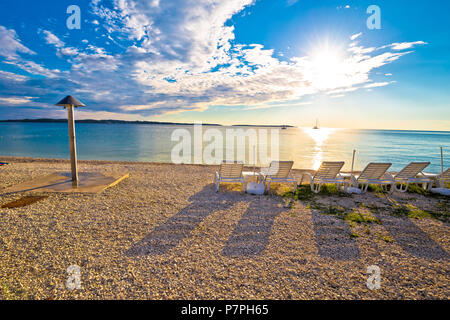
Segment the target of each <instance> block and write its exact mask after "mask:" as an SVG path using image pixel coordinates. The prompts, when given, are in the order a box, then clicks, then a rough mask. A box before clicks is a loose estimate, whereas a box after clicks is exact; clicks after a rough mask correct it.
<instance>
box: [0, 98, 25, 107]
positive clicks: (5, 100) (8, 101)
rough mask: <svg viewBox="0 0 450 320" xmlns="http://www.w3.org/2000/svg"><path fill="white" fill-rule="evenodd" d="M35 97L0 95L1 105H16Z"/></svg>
mask: <svg viewBox="0 0 450 320" xmlns="http://www.w3.org/2000/svg"><path fill="white" fill-rule="evenodd" d="M32 99H33V97H0V105H2V106H16V105H24V104H29V103H30V102H32Z"/></svg>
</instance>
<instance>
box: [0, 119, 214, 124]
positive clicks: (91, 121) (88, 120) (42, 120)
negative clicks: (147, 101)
mask: <svg viewBox="0 0 450 320" xmlns="http://www.w3.org/2000/svg"><path fill="white" fill-rule="evenodd" d="M0 122H40V123H44V122H45V123H66V122H67V119H45V118H43V119H19V120H0ZM75 122H76V123H103V124H155V125H179V126H191V125H194V124H193V123H179V122H160V121H126V120H92V119H86V120H75ZM202 125H204V126H221V125H220V124H213V123H202Z"/></svg>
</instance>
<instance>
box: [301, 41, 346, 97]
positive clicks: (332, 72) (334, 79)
mask: <svg viewBox="0 0 450 320" xmlns="http://www.w3.org/2000/svg"><path fill="white" fill-rule="evenodd" d="M344 64H345V57H344V54H343V51H342V50H341V49H340V48H338V47H332V46H328V45H326V46H321V47H318V48H315V49H314V50H313V51H312V52H311V54H310V55H309V67H310V68H309V69H310V76H311V81H312V83H313V85H314V86H315V87H317V88H319V89H330V88H336V87H339V86H340V84H341V83H342V80H343V77H344V75H345V65H344Z"/></svg>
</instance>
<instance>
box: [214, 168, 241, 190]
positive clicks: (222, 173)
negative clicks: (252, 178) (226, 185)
mask: <svg viewBox="0 0 450 320" xmlns="http://www.w3.org/2000/svg"><path fill="white" fill-rule="evenodd" d="M243 168H244V164H243V163H242V162H240V161H239V162H231V161H230V162H228V161H224V162H222V164H221V165H220V169H219V171H218V172H216V177H215V181H214V183H215V184H216V192H219V186H220V183H222V182H230V183H241V184H242V191H245V179H244V176H243V175H242V169H243Z"/></svg>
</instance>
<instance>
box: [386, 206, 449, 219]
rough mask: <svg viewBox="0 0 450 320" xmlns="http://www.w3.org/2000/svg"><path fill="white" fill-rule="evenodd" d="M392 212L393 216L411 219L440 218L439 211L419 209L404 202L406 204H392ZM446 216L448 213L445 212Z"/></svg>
mask: <svg viewBox="0 0 450 320" xmlns="http://www.w3.org/2000/svg"><path fill="white" fill-rule="evenodd" d="M392 214H393V215H394V216H398V217H408V218H411V219H423V218H432V217H434V218H442V214H441V213H436V212H433V211H425V210H422V209H419V208H417V207H415V206H413V205H412V204H406V205H398V204H397V205H394V209H393V211H392ZM447 216H448V214H447Z"/></svg>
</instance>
